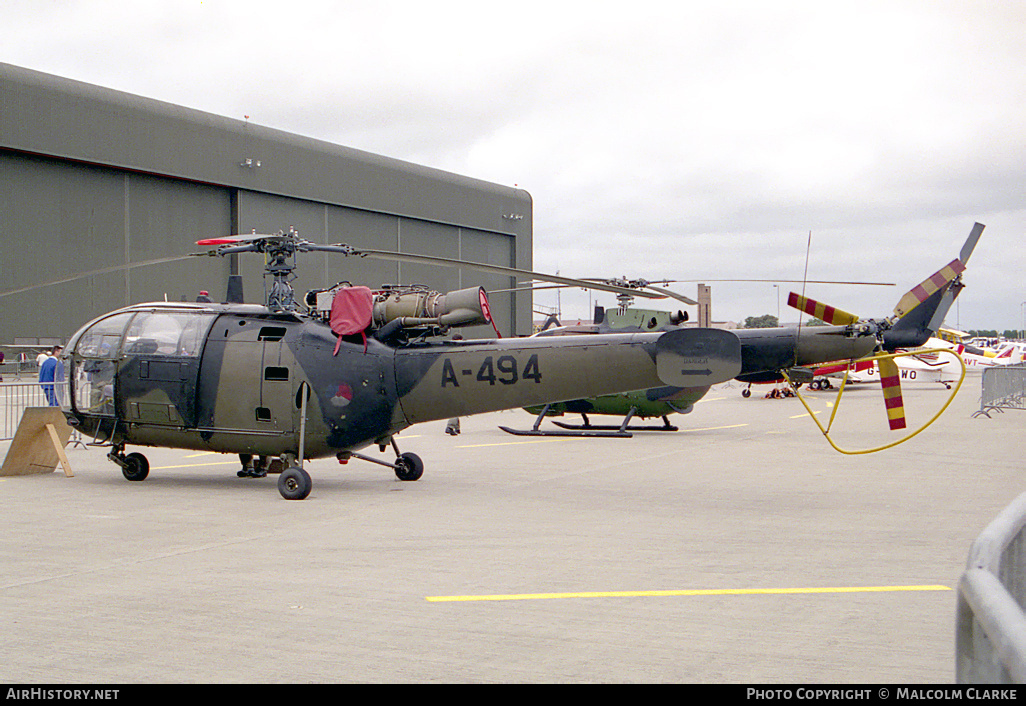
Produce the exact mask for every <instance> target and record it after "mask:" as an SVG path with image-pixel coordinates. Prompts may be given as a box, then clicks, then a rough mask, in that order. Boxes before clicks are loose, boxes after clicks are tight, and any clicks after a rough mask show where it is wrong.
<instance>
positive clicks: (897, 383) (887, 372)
mask: <svg viewBox="0 0 1026 706" xmlns="http://www.w3.org/2000/svg"><path fill="white" fill-rule="evenodd" d="M876 364H877V366H878V367H879V368H880V387H882V388H883V396H884V406H885V407H886V408H887V423H888V424H889V425H890V427H891V431H894V430H896V429H904V428H905V402H904V400H903V399H902V397H901V376H900V373H899V372H898V364H897V363H895V362H894V359H893V358H880V359H879V360H877V361H876Z"/></svg>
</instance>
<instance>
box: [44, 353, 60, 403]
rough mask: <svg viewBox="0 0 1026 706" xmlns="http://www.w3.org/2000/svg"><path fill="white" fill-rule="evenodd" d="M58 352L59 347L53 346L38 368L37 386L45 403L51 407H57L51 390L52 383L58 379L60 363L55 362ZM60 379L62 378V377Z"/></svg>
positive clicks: (55, 394) (54, 395)
mask: <svg viewBox="0 0 1026 706" xmlns="http://www.w3.org/2000/svg"><path fill="white" fill-rule="evenodd" d="M60 352H61V346H54V347H53V348H52V349H51V351H50V354H49V355H48V356H47V357H46V360H44V361H43V364H42V365H40V366H39V386H40V387H42V388H43V394H45V395H46V403H47V404H48V405H50V406H51V407H56V406H57V393H56V392H55V391H54V389H53V383H54V380H55V379H56V378H57V377H58V368H59V367H60V361H59V360H57V356H58V355H60ZM60 377H63V375H62V376H60ZM58 381H59V380H58Z"/></svg>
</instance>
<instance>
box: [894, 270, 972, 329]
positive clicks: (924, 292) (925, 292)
mask: <svg viewBox="0 0 1026 706" xmlns="http://www.w3.org/2000/svg"><path fill="white" fill-rule="evenodd" d="M964 271H965V264H964V263H963V262H962V261H961V260H952V261H951V262H949V263H948V264H947V265H945V266H944V267H942V268H941V269H939V270H937V271H936V272H934V273H933V274H932V275H930V276H929V277H927V278H926V279H924V280H923V281H922V282H920V283H919V284H917V285H916V286H915V287H913V288H912V289H910V290H909V291H907V292H905V296H903V297H902V298H901V301H899V302H898V305H897V306H896V307H894V313H895V314H897V315H898V318H901V317H902V316H904V315H905V314H907V313H908V312H910V311H912V310H913V309H915V308H916V307H917V306H919V305H920V304H922V303H923V302H925V301H926V300H927V299H929V298H930V296H931V295H932V294H934V293H935V292H937V291H938V290H939V289H941V288H943V287H946V286H947V285H948V283H949V282H951V280H953V279H955V278H956V277H958V275H960V274H961V273H962V272H964Z"/></svg>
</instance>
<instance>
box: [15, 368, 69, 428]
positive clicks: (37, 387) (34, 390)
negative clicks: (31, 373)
mask: <svg viewBox="0 0 1026 706" xmlns="http://www.w3.org/2000/svg"><path fill="white" fill-rule="evenodd" d="M46 384H47V385H49V384H50V383H46ZM53 386H54V395H55V399H56V401H57V403H58V404H60V403H61V402H62V401H63V400H66V399H68V397H67V395H68V381H67V380H63V381H58V382H56V383H53ZM49 404H50V403H49V401H48V400H47V397H46V392H45V391H44V390H43V386H42V384H41V383H39V382H37V381H33V382H0V441H10V440H11V439H13V438H14V433H15V432H16V431H17V430H18V424H19V423H20V422H21V415H22V412H24V411H25V408H26V407H47V406H49Z"/></svg>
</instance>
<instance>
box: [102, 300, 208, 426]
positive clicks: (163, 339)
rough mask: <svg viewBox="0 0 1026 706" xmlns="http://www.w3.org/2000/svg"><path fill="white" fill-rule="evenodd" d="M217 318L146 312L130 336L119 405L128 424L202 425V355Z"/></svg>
mask: <svg viewBox="0 0 1026 706" xmlns="http://www.w3.org/2000/svg"><path fill="white" fill-rule="evenodd" d="M214 318H215V315H214V314H211V313H206V312H200V311H161V310H155V311H146V312H140V313H139V314H137V315H136V317H135V318H134V319H133V320H132V323H131V324H130V325H129V327H128V330H127V331H126V333H125V342H124V347H123V353H122V355H123V357H122V360H121V365H120V368H119V371H118V383H119V389H118V392H119V396H120V400H119V403H120V405H121V413H122V414H123V415H124V418H125V420H126V421H128V422H138V423H144V424H145V423H150V424H163V425H170V426H176V427H186V428H189V427H195V426H196V383H197V380H198V377H199V362H200V353H201V352H202V349H203V341H204V340H205V338H206V334H207V330H208V329H209V328H210V325H211V323H213V321H214Z"/></svg>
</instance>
